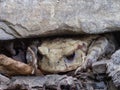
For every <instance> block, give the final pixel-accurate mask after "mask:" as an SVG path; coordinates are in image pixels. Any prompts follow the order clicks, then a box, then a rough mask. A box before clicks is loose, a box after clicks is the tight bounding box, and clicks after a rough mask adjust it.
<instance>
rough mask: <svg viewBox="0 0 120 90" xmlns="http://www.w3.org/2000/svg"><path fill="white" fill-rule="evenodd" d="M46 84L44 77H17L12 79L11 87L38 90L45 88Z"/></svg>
mask: <svg viewBox="0 0 120 90" xmlns="http://www.w3.org/2000/svg"><path fill="white" fill-rule="evenodd" d="M44 83H45V77H43V76H27V77H26V76H15V77H12V79H11V83H10V84H9V87H12V86H15V85H26V86H28V87H29V88H32V90H36V89H37V90H38V89H40V88H42V87H43V84H44Z"/></svg>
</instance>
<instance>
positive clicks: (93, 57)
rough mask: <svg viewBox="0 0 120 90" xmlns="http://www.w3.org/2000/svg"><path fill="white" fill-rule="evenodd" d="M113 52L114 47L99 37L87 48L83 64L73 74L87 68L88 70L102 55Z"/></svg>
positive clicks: (105, 39) (104, 38)
mask: <svg viewBox="0 0 120 90" xmlns="http://www.w3.org/2000/svg"><path fill="white" fill-rule="evenodd" d="M109 48H110V49H109ZM114 50H115V45H114V44H112V43H111V42H110V41H109V40H108V39H107V38H106V37H99V38H98V39H96V40H94V41H92V43H91V44H90V46H89V48H88V52H87V54H86V57H85V62H84V63H83V65H82V66H81V67H79V68H78V69H77V70H76V71H75V74H77V73H78V72H79V71H81V70H83V69H84V70H85V69H87V68H90V67H91V66H92V63H94V62H96V61H97V60H98V59H100V58H101V57H102V56H103V55H105V54H108V53H110V52H113V51H114Z"/></svg>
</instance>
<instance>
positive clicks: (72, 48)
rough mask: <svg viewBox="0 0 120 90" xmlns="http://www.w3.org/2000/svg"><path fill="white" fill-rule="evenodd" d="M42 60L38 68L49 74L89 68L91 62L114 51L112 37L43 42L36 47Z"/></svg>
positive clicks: (89, 37)
mask: <svg viewBox="0 0 120 90" xmlns="http://www.w3.org/2000/svg"><path fill="white" fill-rule="evenodd" d="M38 50H39V53H40V54H41V55H42V58H41V59H39V60H38V67H39V68H40V69H41V70H42V71H44V72H49V73H59V72H67V71H71V70H75V69H77V71H76V72H78V71H79V70H80V69H81V68H84V69H86V68H89V67H91V65H92V63H93V62H96V61H97V60H100V59H101V58H102V57H104V56H106V55H107V56H108V57H109V55H110V54H112V53H113V52H114V51H115V43H114V38H113V36H112V35H108V34H105V35H85V36H82V37H76V38H57V39H52V40H51V39H48V40H44V41H43V42H42V44H41V45H40V46H39V47H38Z"/></svg>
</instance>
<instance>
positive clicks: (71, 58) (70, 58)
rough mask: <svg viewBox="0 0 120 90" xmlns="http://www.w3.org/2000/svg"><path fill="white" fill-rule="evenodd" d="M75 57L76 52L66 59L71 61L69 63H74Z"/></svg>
mask: <svg viewBox="0 0 120 90" xmlns="http://www.w3.org/2000/svg"><path fill="white" fill-rule="evenodd" d="M74 57H75V52H74V53H72V54H70V55H68V56H66V59H67V60H69V61H72V60H73V59H74Z"/></svg>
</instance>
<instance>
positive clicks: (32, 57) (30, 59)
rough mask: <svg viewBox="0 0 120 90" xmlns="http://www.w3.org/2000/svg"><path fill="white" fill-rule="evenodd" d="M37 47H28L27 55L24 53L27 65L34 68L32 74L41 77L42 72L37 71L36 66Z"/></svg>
mask: <svg viewBox="0 0 120 90" xmlns="http://www.w3.org/2000/svg"><path fill="white" fill-rule="evenodd" d="M36 54H37V47H34V46H32V47H28V49H27V53H26V59H27V64H29V65H30V66H32V67H33V68H34V70H33V72H32V74H35V75H42V72H41V71H40V70H39V69H38V66H37V56H36Z"/></svg>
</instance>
